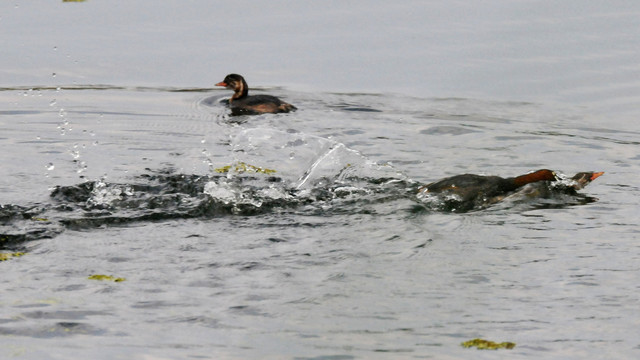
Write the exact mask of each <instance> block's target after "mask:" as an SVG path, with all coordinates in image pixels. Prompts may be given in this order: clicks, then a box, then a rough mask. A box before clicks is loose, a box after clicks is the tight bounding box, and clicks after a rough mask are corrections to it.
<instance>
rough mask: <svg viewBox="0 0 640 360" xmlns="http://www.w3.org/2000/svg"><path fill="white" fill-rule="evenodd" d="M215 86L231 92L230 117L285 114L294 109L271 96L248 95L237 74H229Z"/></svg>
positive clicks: (243, 83)
mask: <svg viewBox="0 0 640 360" xmlns="http://www.w3.org/2000/svg"><path fill="white" fill-rule="evenodd" d="M216 86H224V87H226V88H227V89H230V90H233V95H232V96H231V98H230V99H229V107H230V108H231V114H232V115H257V114H265V113H272V114H275V113H286V112H289V111H293V110H296V107H295V106H293V105H291V104H288V103H286V102H284V101H282V100H280V99H278V98H277V97H275V96H271V95H249V85H247V82H246V81H245V80H244V78H243V77H242V76H240V75H238V74H229V75H227V76H226V77H225V78H224V80H223V81H221V82H219V83H217V84H216Z"/></svg>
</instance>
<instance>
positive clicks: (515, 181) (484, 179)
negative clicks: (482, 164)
mask: <svg viewBox="0 0 640 360" xmlns="http://www.w3.org/2000/svg"><path fill="white" fill-rule="evenodd" d="M602 174H604V173H603V172H581V173H577V174H576V175H575V176H573V177H572V178H571V180H572V181H573V183H571V184H569V185H565V186H564V191H568V192H575V191H576V190H580V189H582V188H584V187H585V186H587V185H588V184H589V183H590V182H591V181H593V180H595V179H596V178H598V177H599V176H600V175H602ZM559 180H560V179H559V178H558V177H557V176H556V173H555V172H553V171H551V170H547V169H542V170H538V171H534V172H532V173H529V174H524V175H520V176H516V177H510V178H502V177H499V176H482V175H474V174H464V175H456V176H452V177H448V178H445V179H442V180H440V181H436V182H433V183H431V184H428V185H425V186H423V187H421V188H420V189H419V193H422V194H427V193H430V194H439V195H441V196H442V195H444V196H445V197H448V196H452V197H451V198H449V199H450V200H449V201H451V202H455V208H456V210H457V211H468V210H472V209H475V208H478V207H484V206H487V205H490V204H493V203H496V202H498V201H500V200H502V199H504V198H505V197H506V196H508V195H509V194H511V193H513V192H515V191H516V190H518V189H520V188H521V187H523V186H525V185H527V184H532V183H538V182H543V181H547V182H551V181H559ZM558 190H560V191H562V190H563V188H558Z"/></svg>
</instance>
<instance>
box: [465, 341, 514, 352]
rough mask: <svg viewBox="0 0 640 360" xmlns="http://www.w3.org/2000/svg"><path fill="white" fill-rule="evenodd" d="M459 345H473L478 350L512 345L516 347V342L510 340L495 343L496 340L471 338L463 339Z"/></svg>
mask: <svg viewBox="0 0 640 360" xmlns="http://www.w3.org/2000/svg"><path fill="white" fill-rule="evenodd" d="M460 345H462V346H463V347H466V348H470V347H474V346H475V347H477V348H478V349H479V350H498V349H513V348H514V347H516V344H515V343H512V342H501V343H496V342H493V341H489V340H484V339H473V340H469V341H465V342H463V343H462V344H460Z"/></svg>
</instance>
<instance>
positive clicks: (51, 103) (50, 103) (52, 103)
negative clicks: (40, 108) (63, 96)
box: [49, 99, 58, 106]
mask: <svg viewBox="0 0 640 360" xmlns="http://www.w3.org/2000/svg"><path fill="white" fill-rule="evenodd" d="M57 103H58V102H57V101H56V99H53V100H51V102H49V106H54V105H55V104H57Z"/></svg>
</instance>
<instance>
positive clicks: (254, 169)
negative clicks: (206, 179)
mask: <svg viewBox="0 0 640 360" xmlns="http://www.w3.org/2000/svg"><path fill="white" fill-rule="evenodd" d="M215 171H216V172H217V173H228V172H229V171H234V172H237V173H244V172H248V173H261V174H267V175H269V174H274V173H275V172H276V171H275V170H273V169H267V168H262V167H259V166H255V165H251V164H247V163H245V162H242V161H241V162H239V163H237V164H235V165H227V166H223V167H221V168H216V169H215Z"/></svg>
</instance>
